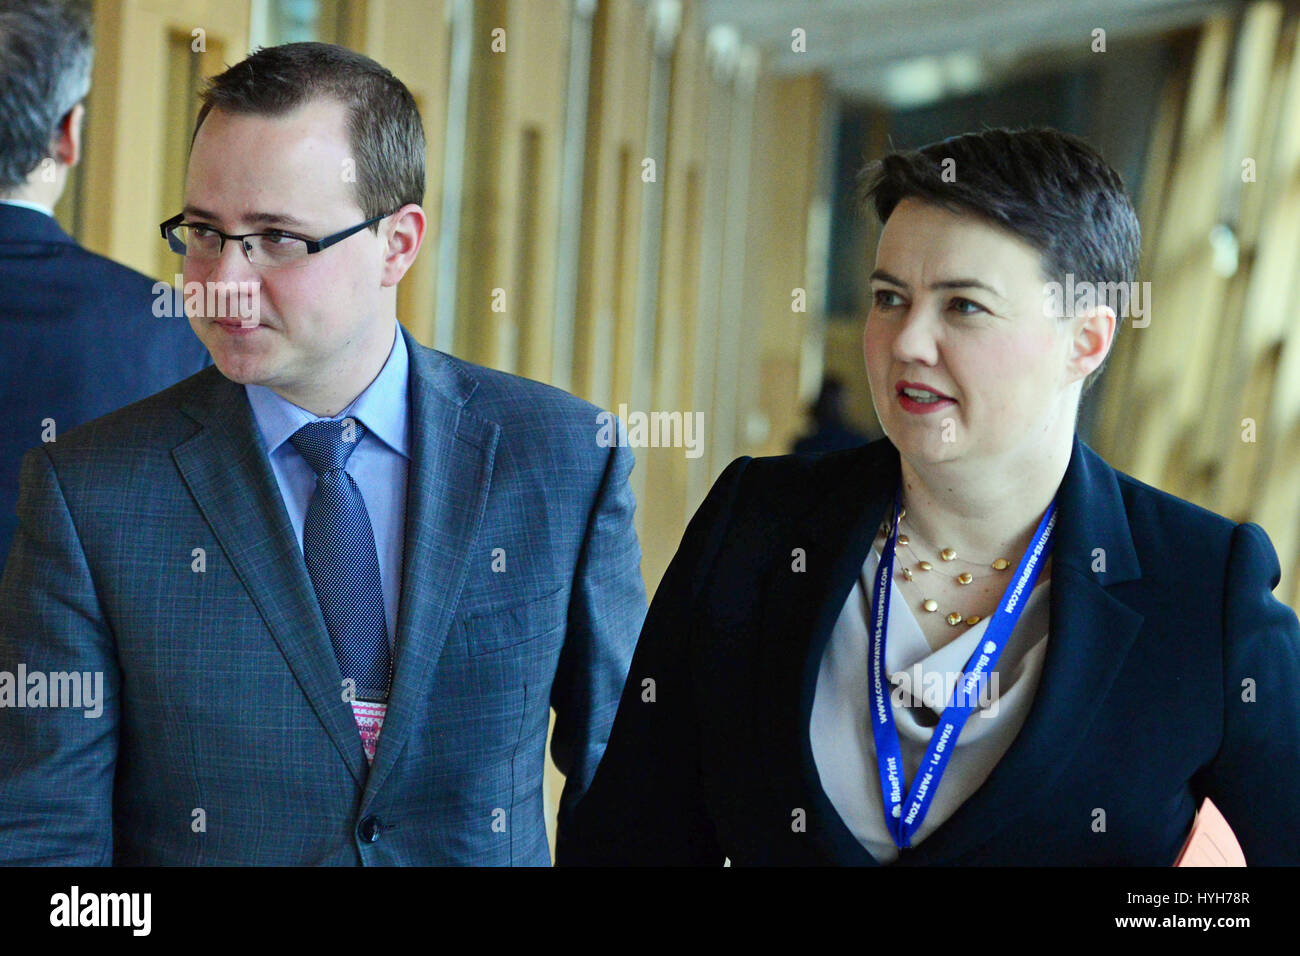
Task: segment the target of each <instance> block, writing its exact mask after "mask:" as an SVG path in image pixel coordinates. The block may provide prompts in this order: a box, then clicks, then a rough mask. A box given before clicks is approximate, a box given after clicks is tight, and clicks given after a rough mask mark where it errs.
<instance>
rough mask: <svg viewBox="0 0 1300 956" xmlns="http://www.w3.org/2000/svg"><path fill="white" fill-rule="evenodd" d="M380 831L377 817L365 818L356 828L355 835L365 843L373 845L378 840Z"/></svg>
mask: <svg viewBox="0 0 1300 956" xmlns="http://www.w3.org/2000/svg"><path fill="white" fill-rule="evenodd" d="M380 829H381V827H380V823H379V818H378V817H366V818H365V819H364V820H362V821H361V823H360V824H359V825H358V826H357V835H358V836H360V837H361V839H362V840H364V841H365V842H366V843H375V842H377V841H378V840H379V831H380Z"/></svg>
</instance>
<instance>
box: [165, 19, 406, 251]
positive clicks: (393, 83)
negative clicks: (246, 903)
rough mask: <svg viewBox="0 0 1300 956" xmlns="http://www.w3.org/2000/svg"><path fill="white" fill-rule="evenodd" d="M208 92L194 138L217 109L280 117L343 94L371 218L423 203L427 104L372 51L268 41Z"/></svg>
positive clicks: (361, 199) (363, 201) (362, 197)
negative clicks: (422, 118)
mask: <svg viewBox="0 0 1300 956" xmlns="http://www.w3.org/2000/svg"><path fill="white" fill-rule="evenodd" d="M201 96H202V101H203V102H202V105H201V106H200V107H199V115H198V118H197V119H196V120H195V122H194V136H195V137H196V136H198V134H199V127H200V126H202V125H203V120H204V119H206V118H207V115H208V113H210V112H211V111H212V110H214V109H216V110H222V111H224V112H227V113H237V114H238V113H242V114H253V115H259V116H278V115H281V114H284V113H288V112H291V111H292V110H294V109H297V108H298V107H299V106H302V105H303V104H305V103H307V102H310V101H312V100H316V99H322V98H324V99H333V100H337V101H338V102H340V103H342V104H343V106H344V107H345V108H346V109H347V129H348V138H349V141H350V146H351V149H352V153H353V155H354V156H355V157H356V163H357V166H356V170H355V172H356V187H357V203H358V205H359V206H360V207H361V210H362V212H363V213H364V214H365V217H366V218H367V219H373V218H375V217H376V216H386V215H388V214H389V213H391V212H393V211H394V210H396V209H400V208H401V207H402V206H405V205H407V204H408V203H415V204H417V205H418V204H420V203H422V202H423V201H424V151H425V146H424V124H423V123H421V122H420V110H419V108H418V107H417V106H416V105H415V98H414V97H413V96H411V91H410V90H408V89H407V88H406V85H405V84H403V83H402V81H401V80H399V79H398V78H397V77H395V76H393V74H392V73H391V72H390V71H388V70H387V69H385V68H384V67H382V66H380V65H379V64H378V63H376V62H375V61H374V60H372V59H370V58H369V57H367V56H362V55H361V54H360V53H357V52H355V51H353V50H349V49H347V48H346V47H341V46H335V45H333V44H330V43H286V44H283V45H281V46H270V47H262V48H261V49H259V50H257V51H256V52H255V53H253V55H252V56H250V57H248V58H247V59H246V60H242V61H241V62H239V63H236V64H235V65H234V66H232V67H230V69H228V70H226V71H225V72H224V73H221V74H218V75H217V76H214V77H212V79H211V80H209V81H208V85H207V86H206V88H205V89H204V90H203V93H202V94H201ZM193 141H194V137H191V138H190V142H191V145H192V144H193ZM370 230H371V232H378V230H379V227H378V226H377V225H373V226H371V227H370Z"/></svg>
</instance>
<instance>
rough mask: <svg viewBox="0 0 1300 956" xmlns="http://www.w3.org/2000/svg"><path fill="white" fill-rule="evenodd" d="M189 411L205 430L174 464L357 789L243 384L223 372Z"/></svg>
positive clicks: (323, 651)
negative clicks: (233, 380) (231, 379)
mask: <svg viewBox="0 0 1300 956" xmlns="http://www.w3.org/2000/svg"><path fill="white" fill-rule="evenodd" d="M201 375H202V376H203V378H202V379H201V380H200V381H199V382H198V383H196V385H197V387H199V388H200V389H201V390H200V391H199V392H197V393H196V394H195V395H193V396H191V398H190V399H189V400H187V401H186V402H184V403H183V404H182V406H181V408H182V411H184V412H185V413H186V414H188V415H189V416H190V417H192V418H194V419H195V420H196V421H198V422H200V423H201V424H202V425H203V427H202V428H201V429H200V430H199V431H198V432H197V433H195V434H194V436H193V437H191V438H189V439H187V440H186V441H184V442H182V443H181V444H179V445H177V446H176V447H175V448H173V449H172V458H173V460H174V461H175V462H176V467H177V468H178V469H179V470H180V473H181V477H182V478H183V479H184V481H185V484H186V485H187V486H188V488H189V490H190V494H192V495H193V496H194V500H195V502H196V503H197V504H198V507H199V510H200V511H201V512H202V514H203V517H204V518H205V519H206V520H207V522H208V524H209V525H210V526H211V528H212V532H213V534H214V535H216V538H217V540H218V541H219V542H220V543H221V547H222V550H224V551H225V553H226V555H227V556H228V557H229V559H230V563H231V565H232V566H233V567H234V570H235V574H236V575H238V577H239V580H240V582H242V584H243V586H244V588H245V590H247V591H248V594H249V596H250V597H251V598H252V599H253V603H254V604H255V605H256V606H257V609H258V612H259V613H260V614H261V615H262V619H263V620H264V621H265V622H266V626H267V628H268V629H269V630H270V631H271V636H272V637H273V638H274V639H275V642H276V644H277V645H279V647H280V651H281V653H282V654H284V658H285V660H286V661H287V662H288V664H289V668H290V669H291V670H292V671H293V675H294V678H295V679H296V680H297V681H298V685H299V686H300V687H301V688H302V691H303V693H304V694H306V696H307V699H308V700H309V701H310V702H311V706H312V708H313V709H314V710H315V711H316V715H317V716H318V717H319V718H320V721H321V723H322V724H323V725H324V726H325V729H326V731H327V732H328V733H329V735H330V738H331V739H332V740H333V741H334V745H335V746H336V747H337V748H338V751H339V754H340V756H342V758H343V762H344V763H345V764H347V767H348V770H349V771H350V772H351V773H352V776H353V777H354V778H355V779H356V781H357V783H358V784H359V785H361V784H363V783H364V781H365V754H364V753H363V752H362V750H361V742H360V737H359V735H358V733H357V727H356V723H355V722H354V720H353V717H352V711H351V709H350V708H349V706H348V705H347V704H346V703H345V702H344V701H343V697H342V689H341V684H340V677H339V666H338V661H337V659H336V658H335V655H334V648H333V646H332V645H331V644H330V639H329V633H328V632H327V631H326V630H325V621H324V619H323V618H322V617H321V613H320V606H319V605H318V604H317V602H316V592H315V590H314V589H313V588H312V584H311V579H310V578H309V577H308V575H307V566H306V564H305V562H304V561H303V557H302V552H301V551H300V550H299V548H298V543H297V541H296V540H295V539H294V534H293V526H292V524H291V523H290V521H289V513H288V511H286V510H285V507H284V499H283V498H282V497H281V495H280V488H279V485H278V484H277V483H276V480H275V475H274V473H273V472H272V471H271V462H270V459H268V458H267V455H266V450H265V448H264V447H263V445H262V439H261V437H260V434H259V432H258V430H257V423H256V422H255V421H254V419H253V412H252V408H251V407H250V406H249V404H248V397H247V395H246V394H245V392H244V389H243V386H241V385H237V384H235V383H234V382H232V381H230V380H229V379H227V378H226V377H225V376H223V375H222V374H221V373H220V372H219V371H218V370H217V369H216V367H210V368H208V369H206V370H205V371H204V372H202V373H201Z"/></svg>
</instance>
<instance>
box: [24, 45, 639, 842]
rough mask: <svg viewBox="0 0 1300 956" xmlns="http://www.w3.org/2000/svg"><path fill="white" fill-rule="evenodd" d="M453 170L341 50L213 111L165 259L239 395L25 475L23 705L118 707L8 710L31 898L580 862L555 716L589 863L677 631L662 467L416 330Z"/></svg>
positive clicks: (217, 82) (580, 405) (215, 395)
mask: <svg viewBox="0 0 1300 956" xmlns="http://www.w3.org/2000/svg"><path fill="white" fill-rule="evenodd" d="M424 156H425V141H424V133H423V129H422V127H421V124H420V118H419V114H418V112H417V110H416V106H415V103H414V100H413V99H412V98H411V95H410V93H409V92H408V91H407V89H406V87H405V86H403V85H402V84H401V82H399V81H398V80H397V79H396V78H394V77H393V75H392V74H391V73H389V72H388V71H387V70H385V69H384V68H383V67H381V66H379V65H378V64H376V63H374V62H373V61H371V60H369V59H367V58H365V57H363V56H360V55H359V54H356V53H353V52H351V51H348V50H345V49H342V48H340V47H335V46H329V45H325V44H318V43H301V44H298V43H296V44H289V45H286V46H281V47H271V48H267V49H262V50H259V51H258V52H257V53H256V54H254V55H253V56H251V57H250V58H249V59H247V60H245V61H244V62H243V63H240V64H237V65H236V66H234V67H231V68H230V69H229V70H227V71H226V72H225V73H223V74H221V75H220V76H218V77H216V78H215V79H214V80H213V81H212V84H211V86H210V88H209V89H208V90H207V91H206V92H205V94H204V102H203V105H202V108H201V110H200V112H199V115H198V120H197V123H196V132H195V136H194V139H193V144H192V147H191V155H190V163H189V169H188V175H187V179H186V188H185V206H184V209H182V210H181V211H180V213H179V214H177V215H175V216H173V217H171V218H170V219H168V220H167V221H166V222H164V223H163V224H162V226H161V230H162V235H163V237H164V238H165V240H166V241H167V242H168V243H169V244H170V246H171V248H172V249H174V250H175V251H176V252H178V253H179V254H181V255H182V256H183V257H184V278H185V302H186V310H187V313H188V314H189V319H190V324H191V326H192V327H193V329H194V331H195V333H196V334H197V335H198V337H199V338H200V339H201V340H202V342H203V343H204V344H205V345H206V346H207V348H208V350H209V351H210V353H211V355H212V359H213V361H214V363H215V366H216V367H215V368H212V369H208V370H206V371H204V372H202V373H201V374H198V375H195V376H193V377H191V378H190V379H187V380H186V381H184V382H182V383H180V384H179V385H177V386H175V387H173V388H170V389H168V390H167V391H164V392H162V393H160V394H158V395H155V396H153V397H151V398H149V399H147V400H146V401H144V402H141V403H139V404H137V405H134V406H132V407H130V408H128V409H125V410H123V411H121V412H119V413H118V414H116V415H113V416H110V417H108V418H106V419H104V420H102V421H100V422H97V423H95V424H94V425H92V426H90V427H87V428H85V429H82V430H80V431H78V432H76V433H74V434H71V435H68V436H66V437H64V436H60V440H59V442H58V444H57V446H53V445H52V446H48V447H46V448H43V449H40V450H37V451H34V452H32V453H30V454H29V455H28V456H27V458H26V459H25V460H24V463H23V466H24V467H23V495H24V497H23V507H22V513H21V516H20V517H21V524H20V529H19V534H18V537H17V541H16V545H15V550H14V556H13V558H12V560H11V563H10V567H9V569H8V571H7V573H6V576H5V578H4V580H3V582H2V583H0V671H3V670H5V669H9V670H13V669H14V668H16V667H17V666H18V664H19V663H23V664H24V665H25V667H26V669H27V671H29V672H30V671H32V670H42V671H47V672H55V671H58V672H75V673H79V674H85V675H96V674H102V683H103V695H102V701H100V702H98V703H97V704H96V707H97V708H98V710H99V711H100V713H98V714H94V715H93V716H92V714H91V713H89V712H88V713H85V714H83V712H82V711H81V710H74V709H72V708H69V707H63V708H57V709H42V710H35V709H24V708H18V707H13V708H8V709H0V862H3V861H8V862H21V863H36V862H41V863H48V862H60V863H109V862H117V863H135V864H198V863H211V864H289V865H296V864H341V865H355V864H365V865H373V864H441V863H457V864H534V865H536V864H548V863H549V862H550V857H549V853H548V848H547V837H546V829H545V825H544V821H543V802H542V776H543V766H544V759H545V740H546V734H547V725H548V718H549V715H550V710H551V707H552V706H554V709H555V712H556V720H555V731H554V740H553V745H552V753H553V755H554V757H555V761H556V764H557V766H558V767H559V768H560V770H561V771H563V772H564V773H565V775H566V785H565V788H564V793H563V796H562V798H561V801H560V820H559V826H560V828H561V831H563V830H564V828H566V827H567V825H568V819H569V816H570V814H571V811H572V809H573V806H574V804H575V803H576V801H577V799H578V797H579V796H580V795H581V794H582V792H583V791H584V789H585V787H586V786H587V784H588V783H589V781H590V779H591V777H592V775H593V773H594V771H595V766H596V762H597V761H598V760H599V758H600V755H601V753H602V751H603V748H604V744H605V741H606V739H607V738H608V732H609V727H610V725H611V723H612V721H613V717H614V712H615V709H616V706H617V703H618V698H619V695H620V693H621V691H622V687H623V682H624V679H625V677H626V673H627V668H628V665H629V662H630V659H631V654H632V649H633V645H634V643H635V640H636V636H637V634H638V632H639V629H640V625H641V622H642V618H643V617H644V613H645V594H644V589H643V586H642V583H641V577H640V570H639V564H640V551H639V548H638V545H637V540H636V534H635V532H634V530H633V525H632V514H633V508H634V502H633V499H632V496H631V492H630V490H629V487H628V483H627V478H628V474H629V472H630V469H631V465H632V459H631V455H630V453H629V452H628V450H627V449H626V448H618V447H615V448H608V447H601V446H600V445H599V444H598V442H597V435H598V424H597V414H598V409H596V408H595V407H594V406H591V405H589V404H587V403H585V402H582V401H580V400H578V399H576V398H574V397H573V396H571V395H568V394H566V393H564V392H561V391H559V390H557V389H553V388H550V387H548V386H545V385H541V384H539V383H536V382H530V381H527V380H524V379H520V378H516V377H514V376H510V375H506V374H504V373H501V372H497V371H493V370H490V369H485V368H481V367H479V366H475V365H471V364H469V363H467V362H463V361H460V360H457V359H455V358H452V357H450V356H447V355H444V354H442V353H440V352H435V351H433V350H431V349H427V348H425V347H423V346H421V345H420V344H419V343H418V342H416V340H415V339H414V338H413V337H412V336H411V335H410V334H409V333H408V332H407V331H406V330H405V329H403V328H401V327H400V326H399V325H398V323H397V321H396V308H397V305H396V302H397V299H396V288H397V284H398V282H399V281H400V280H401V279H402V277H403V276H404V275H405V274H406V271H407V270H408V269H409V268H410V267H411V265H412V263H413V262H414V260H415V258H416V255H417V253H418V251H419V249H420V247H421V245H422V242H423V239H424V236H425V229H426V225H427V219H426V215H425V212H424V210H423V209H422V208H421V205H420V204H421V202H422V200H423V194H424ZM214 289H219V290H222V291H224V292H226V293H230V292H231V291H232V290H235V291H237V292H238V295H236V296H235V297H234V299H233V300H232V298H231V295H229V294H226V295H220V296H213V295H210V294H209V293H210V292H212V290H214ZM191 293H193V294H191ZM88 679H89V678H88Z"/></svg>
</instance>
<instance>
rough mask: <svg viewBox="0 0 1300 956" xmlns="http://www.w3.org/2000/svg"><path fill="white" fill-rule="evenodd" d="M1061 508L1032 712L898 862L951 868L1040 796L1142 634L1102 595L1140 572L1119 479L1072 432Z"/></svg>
mask: <svg viewBox="0 0 1300 956" xmlns="http://www.w3.org/2000/svg"><path fill="white" fill-rule="evenodd" d="M1057 507H1058V509H1059V511H1060V515H1061V518H1060V521H1059V523H1058V525H1057V535H1058V537H1057V540H1056V542H1055V543H1054V544H1053V546H1052V580H1051V584H1050V585H1049V587H1050V589H1051V610H1050V616H1049V622H1050V623H1049V627H1050V633H1049V636H1048V639H1047V654H1046V656H1045V659H1044V662H1043V672H1042V676H1041V677H1040V679H1039V684H1038V688H1037V690H1036V692H1035V694H1034V702H1033V704H1032V705H1031V706H1030V710H1029V714H1028V716H1027V717H1026V718H1025V723H1024V725H1023V726H1022V727H1021V729H1020V732H1019V733H1018V734H1017V735H1016V738H1015V740H1014V741H1012V744H1011V746H1010V748H1009V749H1008V750H1007V752H1006V753H1005V754H1003V756H1002V759H1001V760H999V761H998V763H997V765H996V766H995V767H994V768H993V772H992V773H991V774H990V775H989V777H988V779H987V780H985V782H984V784H983V785H982V786H981V787H980V788H979V789H978V790H976V791H975V793H973V794H972V795H971V796H970V798H969V799H968V800H967V801H966V802H965V803H963V804H962V805H961V806H960V807H958V808H957V810H956V812H954V813H953V815H952V816H951V817H949V818H948V820H946V821H945V822H944V823H943V825H942V826H940V827H939V829H938V830H936V831H935V832H934V833H933V834H931V835H930V837H929V838H928V839H927V840H925V841H924V842H922V843H921V844H920V845H919V846H918V847H916V848H915V849H914V850H910V851H908V852H907V854H906V855H905V859H904V860H901V861H900V862H904V863H906V864H916V865H927V864H943V863H951V862H955V861H956V860H957V858H959V857H961V856H962V855H963V854H965V853H966V852H968V851H969V850H971V849H973V848H974V847H977V846H979V845H980V844H982V843H985V842H987V841H989V840H991V839H994V838H995V837H996V836H997V835H998V834H999V833H1000V832H1001V831H1003V830H1005V829H1006V828H1007V827H1009V826H1010V825H1011V824H1013V823H1014V822H1015V821H1016V820H1017V819H1018V818H1019V817H1020V816H1021V815H1022V814H1023V813H1024V812H1025V810H1026V809H1027V808H1028V807H1030V806H1031V805H1033V803H1034V802H1035V801H1038V800H1042V799H1045V798H1046V793H1047V791H1048V790H1050V788H1051V785H1052V783H1053V781H1055V779H1056V777H1057V775H1058V774H1059V773H1060V771H1061V769H1062V768H1063V767H1065V766H1066V765H1067V764H1068V763H1069V762H1070V760H1071V759H1072V758H1073V756H1074V754H1075V752H1076V751H1077V750H1078V748H1079V745H1080V743H1081V742H1082V741H1083V738H1084V737H1085V735H1086V734H1087V732H1088V729H1089V727H1090V726H1091V725H1092V722H1093V719H1094V718H1095V717H1096V715H1097V713H1098V711H1099V709H1100V708H1101V707H1102V705H1103V704H1104V702H1105V699H1106V695H1107V693H1108V692H1109V691H1110V687H1111V684H1112V683H1113V682H1114V680H1115V676H1116V674H1117V673H1118V672H1119V669H1120V667H1121V666H1122V665H1123V663H1124V659H1125V657H1126V656H1127V654H1128V651H1129V648H1130V647H1131V646H1132V644H1133V641H1134V639H1135V638H1136V637H1137V634H1138V632H1139V630H1140V629H1141V626H1142V621H1143V616H1142V615H1141V614H1139V613H1138V612H1137V611H1135V610H1133V609H1132V608H1131V607H1129V606H1128V605H1127V604H1125V603H1124V602H1123V601H1121V600H1120V599H1119V598H1117V597H1116V596H1115V595H1113V594H1111V593H1109V592H1108V590H1107V589H1108V588H1110V587H1113V586H1115V585H1118V584H1123V583H1124V582H1127V581H1134V580H1137V579H1138V578H1140V577H1141V576H1142V570H1141V568H1140V567H1139V566H1138V560H1137V552H1136V550H1135V548H1134V546H1133V538H1132V535H1131V533H1130V531H1129V525H1128V518H1127V516H1126V513H1125V510H1124V500H1123V497H1122V496H1121V494H1120V490H1119V482H1118V481H1117V480H1116V477H1115V471H1114V469H1112V468H1111V467H1110V466H1109V465H1107V464H1106V463H1105V462H1104V461H1103V460H1102V459H1101V458H1100V457H1099V456H1098V455H1097V454H1096V453H1095V452H1094V451H1092V449H1090V448H1088V446H1087V445H1085V444H1084V443H1083V442H1082V441H1081V440H1080V439H1079V437H1078V435H1077V434H1076V435H1075V438H1074V450H1073V453H1072V454H1071V457H1070V464H1069V466H1068V467H1067V469H1066V472H1065V477H1064V479H1063V480H1062V482H1061V487H1060V490H1059V492H1058V503H1057ZM1096 549H1102V551H1103V552H1104V560H1105V568H1106V570H1105V571H1100V570H1099V571H1094V570H1093V569H1092V568H1093V564H1094V561H1096V560H1097V557H1098V556H1097V552H1096ZM1100 566H1101V565H1100V564H1098V567H1100ZM908 784H909V786H910V784H911V781H908ZM1017 808H1019V809H1017Z"/></svg>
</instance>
